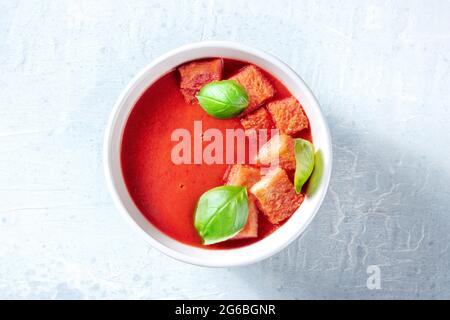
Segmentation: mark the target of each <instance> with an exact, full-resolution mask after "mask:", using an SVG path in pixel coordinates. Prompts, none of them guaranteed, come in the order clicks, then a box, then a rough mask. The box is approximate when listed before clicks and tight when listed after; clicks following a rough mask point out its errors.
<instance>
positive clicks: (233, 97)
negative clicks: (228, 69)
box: [197, 80, 249, 119]
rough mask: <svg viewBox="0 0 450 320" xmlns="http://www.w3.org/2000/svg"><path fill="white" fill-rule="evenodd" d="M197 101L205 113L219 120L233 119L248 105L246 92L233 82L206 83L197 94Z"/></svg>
mask: <svg viewBox="0 0 450 320" xmlns="http://www.w3.org/2000/svg"><path fill="white" fill-rule="evenodd" d="M197 99H198V102H199V103H200V105H201V106H202V108H203V110H205V111H206V113H208V114H209V115H210V116H213V117H215V118H219V119H230V118H234V117H236V116H238V115H239V114H241V113H242V111H244V110H245V108H247V106H248V104H249V98H248V94H247V92H246V91H245V89H244V88H243V87H242V86H241V85H239V84H238V83H237V82H236V81H234V80H223V81H214V82H211V83H208V84H207V85H205V86H204V87H203V88H202V89H201V90H200V92H199V93H198V94H197Z"/></svg>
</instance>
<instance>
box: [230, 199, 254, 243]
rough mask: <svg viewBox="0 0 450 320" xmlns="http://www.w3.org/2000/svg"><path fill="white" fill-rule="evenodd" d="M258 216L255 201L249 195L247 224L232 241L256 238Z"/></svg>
mask: <svg viewBox="0 0 450 320" xmlns="http://www.w3.org/2000/svg"><path fill="white" fill-rule="evenodd" d="M258 215H259V210H258V207H257V206H256V199H255V198H254V197H253V196H252V195H251V194H249V197H248V218H247V224H246V225H245V227H244V229H242V231H241V232H239V233H238V234H237V235H236V236H235V237H234V238H233V239H235V240H238V239H248V238H256V237H258Z"/></svg>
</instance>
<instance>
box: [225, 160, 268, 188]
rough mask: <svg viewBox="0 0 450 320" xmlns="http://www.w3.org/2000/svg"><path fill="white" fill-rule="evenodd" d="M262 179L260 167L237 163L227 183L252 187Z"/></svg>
mask: <svg viewBox="0 0 450 320" xmlns="http://www.w3.org/2000/svg"><path fill="white" fill-rule="evenodd" d="M260 179H261V174H260V173H259V169H258V168H253V167H250V166H245V165H241V164H235V165H234V166H233V167H232V168H231V170H230V173H229V174H228V178H227V183H226V184H227V185H230V186H242V187H246V188H247V189H250V188H251V187H252V186H253V185H254V184H255V183H256V182H258V181H259V180H260Z"/></svg>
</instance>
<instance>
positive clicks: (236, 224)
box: [194, 186, 248, 245]
mask: <svg viewBox="0 0 450 320" xmlns="http://www.w3.org/2000/svg"><path fill="white" fill-rule="evenodd" d="M247 219H248V195H247V189H246V188H244V187H238V186H221V187H217V188H214V189H211V190H209V191H207V192H205V193H204V194H203V195H202V196H201V197H200V199H199V201H198V203H197V208H196V210H195V219H194V226H195V229H196V230H197V232H198V234H199V235H200V237H201V238H202V241H203V244H204V245H211V244H215V243H218V242H223V241H226V240H228V239H231V238H233V237H234V236H236V235H237V234H238V233H239V232H240V231H241V230H242V229H243V228H244V227H245V225H246V223H247Z"/></svg>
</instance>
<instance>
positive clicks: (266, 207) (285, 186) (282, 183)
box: [250, 168, 304, 224]
mask: <svg viewBox="0 0 450 320" xmlns="http://www.w3.org/2000/svg"><path fill="white" fill-rule="evenodd" d="M250 192H251V193H252V195H254V196H255V197H256V199H257V205H258V208H259V210H260V211H261V212H262V213H263V214H264V215H265V216H266V217H267V219H268V220H269V221H270V222H271V223H273V224H278V223H280V222H282V221H283V220H285V219H287V218H289V217H290V216H291V215H292V214H293V213H294V212H295V211H296V210H297V209H298V208H299V207H300V205H301V204H302V202H303V200H304V195H303V194H297V193H296V192H295V190H294V185H293V184H292V182H291V181H290V180H289V178H288V175H287V173H286V171H284V170H283V169H281V168H276V169H274V170H273V171H271V172H270V173H268V174H267V175H266V176H265V177H263V178H262V179H261V180H260V181H259V182H257V183H256V184H255V185H254V186H253V187H252V188H251V189H250Z"/></svg>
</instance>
